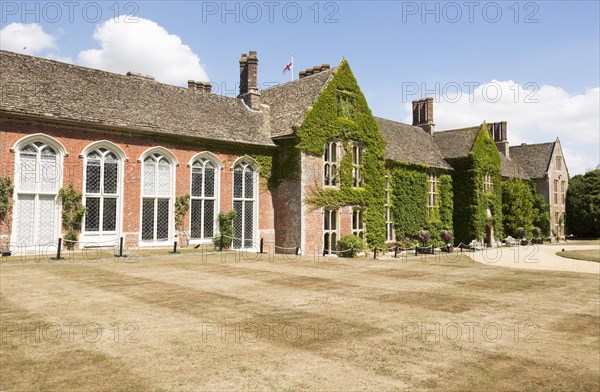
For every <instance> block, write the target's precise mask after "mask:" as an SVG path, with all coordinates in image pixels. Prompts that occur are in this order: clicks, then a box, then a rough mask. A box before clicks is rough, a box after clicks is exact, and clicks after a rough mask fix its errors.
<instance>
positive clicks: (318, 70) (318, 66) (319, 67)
mask: <svg viewBox="0 0 600 392" xmlns="http://www.w3.org/2000/svg"><path fill="white" fill-rule="evenodd" d="M319 72H321V66H320V65H315V66H314V67H313V75H314V74H318V73H319Z"/></svg>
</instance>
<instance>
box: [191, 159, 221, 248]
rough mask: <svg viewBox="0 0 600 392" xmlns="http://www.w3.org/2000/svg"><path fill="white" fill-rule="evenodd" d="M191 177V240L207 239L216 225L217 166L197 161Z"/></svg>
mask: <svg viewBox="0 0 600 392" xmlns="http://www.w3.org/2000/svg"><path fill="white" fill-rule="evenodd" d="M191 175H192V179H191V180H192V183H191V203H190V219H191V223H190V229H191V238H193V239H209V238H212V237H213V236H214V231H215V225H216V224H215V219H216V210H215V208H216V205H217V203H216V200H217V190H218V184H217V166H216V165H215V164H214V163H213V162H212V161H210V160H209V159H207V158H200V159H197V160H195V161H194V163H193V164H192V173H191Z"/></svg>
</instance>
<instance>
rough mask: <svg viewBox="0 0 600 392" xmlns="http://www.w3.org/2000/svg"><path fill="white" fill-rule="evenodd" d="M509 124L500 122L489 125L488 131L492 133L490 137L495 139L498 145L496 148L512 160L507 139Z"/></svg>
mask: <svg viewBox="0 0 600 392" xmlns="http://www.w3.org/2000/svg"><path fill="white" fill-rule="evenodd" d="M506 125H507V123H506V121H500V122H495V123H491V124H488V129H489V131H490V136H491V137H492V139H494V142H495V143H496V147H497V148H498V151H500V152H501V153H502V154H504V155H505V156H506V157H507V158H510V155H509V154H510V151H509V147H508V138H507V134H508V132H507V129H506V128H507V126H506Z"/></svg>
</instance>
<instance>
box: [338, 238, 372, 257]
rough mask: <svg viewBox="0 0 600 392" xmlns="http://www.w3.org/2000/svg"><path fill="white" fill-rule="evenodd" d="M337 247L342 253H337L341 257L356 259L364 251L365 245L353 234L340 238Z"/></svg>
mask: <svg viewBox="0 0 600 392" xmlns="http://www.w3.org/2000/svg"><path fill="white" fill-rule="evenodd" d="M337 246H338V249H340V250H342V251H343V252H340V253H339V255H340V256H342V257H356V255H357V254H359V253H360V252H362V251H364V250H365V243H364V241H363V240H362V238H359V237H357V236H355V235H353V234H351V235H346V236H343V237H341V238H340V239H339V241H338V245H337Z"/></svg>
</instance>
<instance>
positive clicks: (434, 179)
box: [427, 171, 440, 212]
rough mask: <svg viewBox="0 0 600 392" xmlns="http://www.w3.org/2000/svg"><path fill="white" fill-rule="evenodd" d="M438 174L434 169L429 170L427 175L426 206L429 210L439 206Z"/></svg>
mask: <svg viewBox="0 0 600 392" xmlns="http://www.w3.org/2000/svg"><path fill="white" fill-rule="evenodd" d="M439 181H440V179H439V176H438V174H437V173H436V172H435V171H430V172H429V173H428V175H427V185H428V188H429V189H428V191H427V208H428V211H429V212H431V211H433V210H434V209H435V208H437V207H438V206H439Z"/></svg>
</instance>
